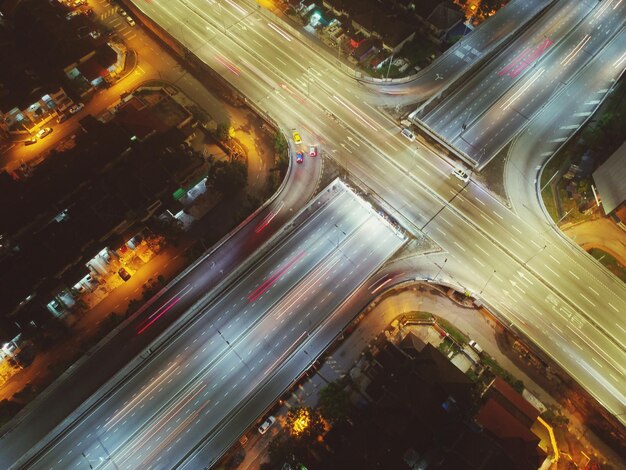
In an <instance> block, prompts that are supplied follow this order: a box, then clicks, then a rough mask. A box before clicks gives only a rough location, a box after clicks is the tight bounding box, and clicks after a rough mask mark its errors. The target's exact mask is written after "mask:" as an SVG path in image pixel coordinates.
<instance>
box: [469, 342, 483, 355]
mask: <svg viewBox="0 0 626 470" xmlns="http://www.w3.org/2000/svg"><path fill="white" fill-rule="evenodd" d="M469 345H470V347H471V348H472V349H473V350H474V351H476V352H477V353H478V354H482V352H483V348H481V347H480V345H479V344H478V343H477V342H476V341H474V340H471V341H470V342H469Z"/></svg>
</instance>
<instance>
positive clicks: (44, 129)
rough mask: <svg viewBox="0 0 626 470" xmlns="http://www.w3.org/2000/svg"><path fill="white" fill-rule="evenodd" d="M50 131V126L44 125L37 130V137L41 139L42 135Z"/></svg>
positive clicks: (44, 135)
mask: <svg viewBox="0 0 626 470" xmlns="http://www.w3.org/2000/svg"><path fill="white" fill-rule="evenodd" d="M51 132H52V128H51V127H44V128H42V129H39V131H38V132H37V138H39V139H43V138H44V137H46V136H47V135H48V134H50V133H51Z"/></svg>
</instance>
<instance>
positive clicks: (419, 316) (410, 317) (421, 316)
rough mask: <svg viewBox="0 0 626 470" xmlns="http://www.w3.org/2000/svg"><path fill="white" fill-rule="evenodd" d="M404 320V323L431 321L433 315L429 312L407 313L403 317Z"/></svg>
mask: <svg viewBox="0 0 626 470" xmlns="http://www.w3.org/2000/svg"><path fill="white" fill-rule="evenodd" d="M403 316H404V317H405V318H406V321H408V322H411V321H424V320H432V319H433V314H432V313H430V312H415V311H414V312H407V313H405V314H404V315H403Z"/></svg>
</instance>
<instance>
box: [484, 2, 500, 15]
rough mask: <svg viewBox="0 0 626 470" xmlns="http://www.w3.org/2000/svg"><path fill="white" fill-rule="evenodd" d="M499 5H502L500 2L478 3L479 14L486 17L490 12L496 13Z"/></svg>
mask: <svg viewBox="0 0 626 470" xmlns="http://www.w3.org/2000/svg"><path fill="white" fill-rule="evenodd" d="M501 3H503V1H502V0H482V1H481V2H480V12H481V13H482V14H483V15H487V14H488V13H489V12H490V11H491V10H496V11H497V10H498V8H500V4H501Z"/></svg>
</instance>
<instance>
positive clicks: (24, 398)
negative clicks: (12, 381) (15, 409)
mask: <svg viewBox="0 0 626 470" xmlns="http://www.w3.org/2000/svg"><path fill="white" fill-rule="evenodd" d="M37 393H39V390H37V387H35V386H34V385H33V384H32V383H30V382H28V383H27V384H26V385H25V386H24V388H22V389H21V390H20V391H18V392H15V393H14V394H13V399H14V400H16V401H18V402H20V403H24V404H26V403H28V402H30V401H31V400H32V399H33V398H35V397H36V396H37Z"/></svg>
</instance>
